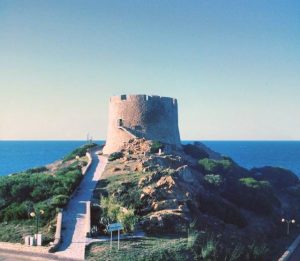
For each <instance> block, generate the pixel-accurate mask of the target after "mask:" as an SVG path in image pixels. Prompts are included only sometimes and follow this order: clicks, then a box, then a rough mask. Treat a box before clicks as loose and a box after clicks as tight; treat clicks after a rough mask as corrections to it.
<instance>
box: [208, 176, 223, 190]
mask: <svg viewBox="0 0 300 261" xmlns="http://www.w3.org/2000/svg"><path fill="white" fill-rule="evenodd" d="M204 181H205V183H206V184H207V185H208V186H209V187H212V188H218V187H220V186H221V184H222V183H223V178H222V177H221V176H220V175H216V174H207V175H205V176H204Z"/></svg>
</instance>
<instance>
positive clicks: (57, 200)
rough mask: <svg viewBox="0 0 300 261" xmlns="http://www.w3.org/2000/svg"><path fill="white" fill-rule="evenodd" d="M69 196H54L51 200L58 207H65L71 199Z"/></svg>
mask: <svg viewBox="0 0 300 261" xmlns="http://www.w3.org/2000/svg"><path fill="white" fill-rule="evenodd" d="M69 199H70V198H69V197H68V196H65V195H57V196H54V197H53V198H52V200H51V205H52V206H54V207H58V208H63V207H64V206H65V205H66V204H67V203H68V201H69Z"/></svg>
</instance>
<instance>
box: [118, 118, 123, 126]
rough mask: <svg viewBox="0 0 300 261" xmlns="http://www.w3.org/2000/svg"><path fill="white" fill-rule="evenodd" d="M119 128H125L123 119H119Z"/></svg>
mask: <svg viewBox="0 0 300 261" xmlns="http://www.w3.org/2000/svg"><path fill="white" fill-rule="evenodd" d="M118 126H119V127H122V126H123V120H122V119H118Z"/></svg>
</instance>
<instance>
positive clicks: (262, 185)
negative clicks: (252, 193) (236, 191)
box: [240, 177, 271, 191]
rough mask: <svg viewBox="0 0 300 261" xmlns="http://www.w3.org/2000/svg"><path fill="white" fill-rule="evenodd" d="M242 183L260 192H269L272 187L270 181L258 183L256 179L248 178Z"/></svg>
mask: <svg viewBox="0 0 300 261" xmlns="http://www.w3.org/2000/svg"><path fill="white" fill-rule="evenodd" d="M240 182H241V183H242V184H243V185H245V186H246V187H248V188H252V189H259V190H265V191H268V190H270V189H271V185H270V183H269V182H268V181H265V180H264V181H257V180H255V179H254V178H251V177H247V178H241V179H240Z"/></svg>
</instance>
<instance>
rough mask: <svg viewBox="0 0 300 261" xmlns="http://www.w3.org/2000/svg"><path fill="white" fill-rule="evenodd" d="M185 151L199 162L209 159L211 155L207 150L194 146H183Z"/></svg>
mask: <svg viewBox="0 0 300 261" xmlns="http://www.w3.org/2000/svg"><path fill="white" fill-rule="evenodd" d="M183 151H184V152H185V153H186V154H188V155H190V156H191V157H193V158H194V159H197V160H200V159H204V158H209V155H208V153H207V152H206V151H205V150H203V149H201V148H199V147H198V146H196V145H193V144H187V145H183Z"/></svg>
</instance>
